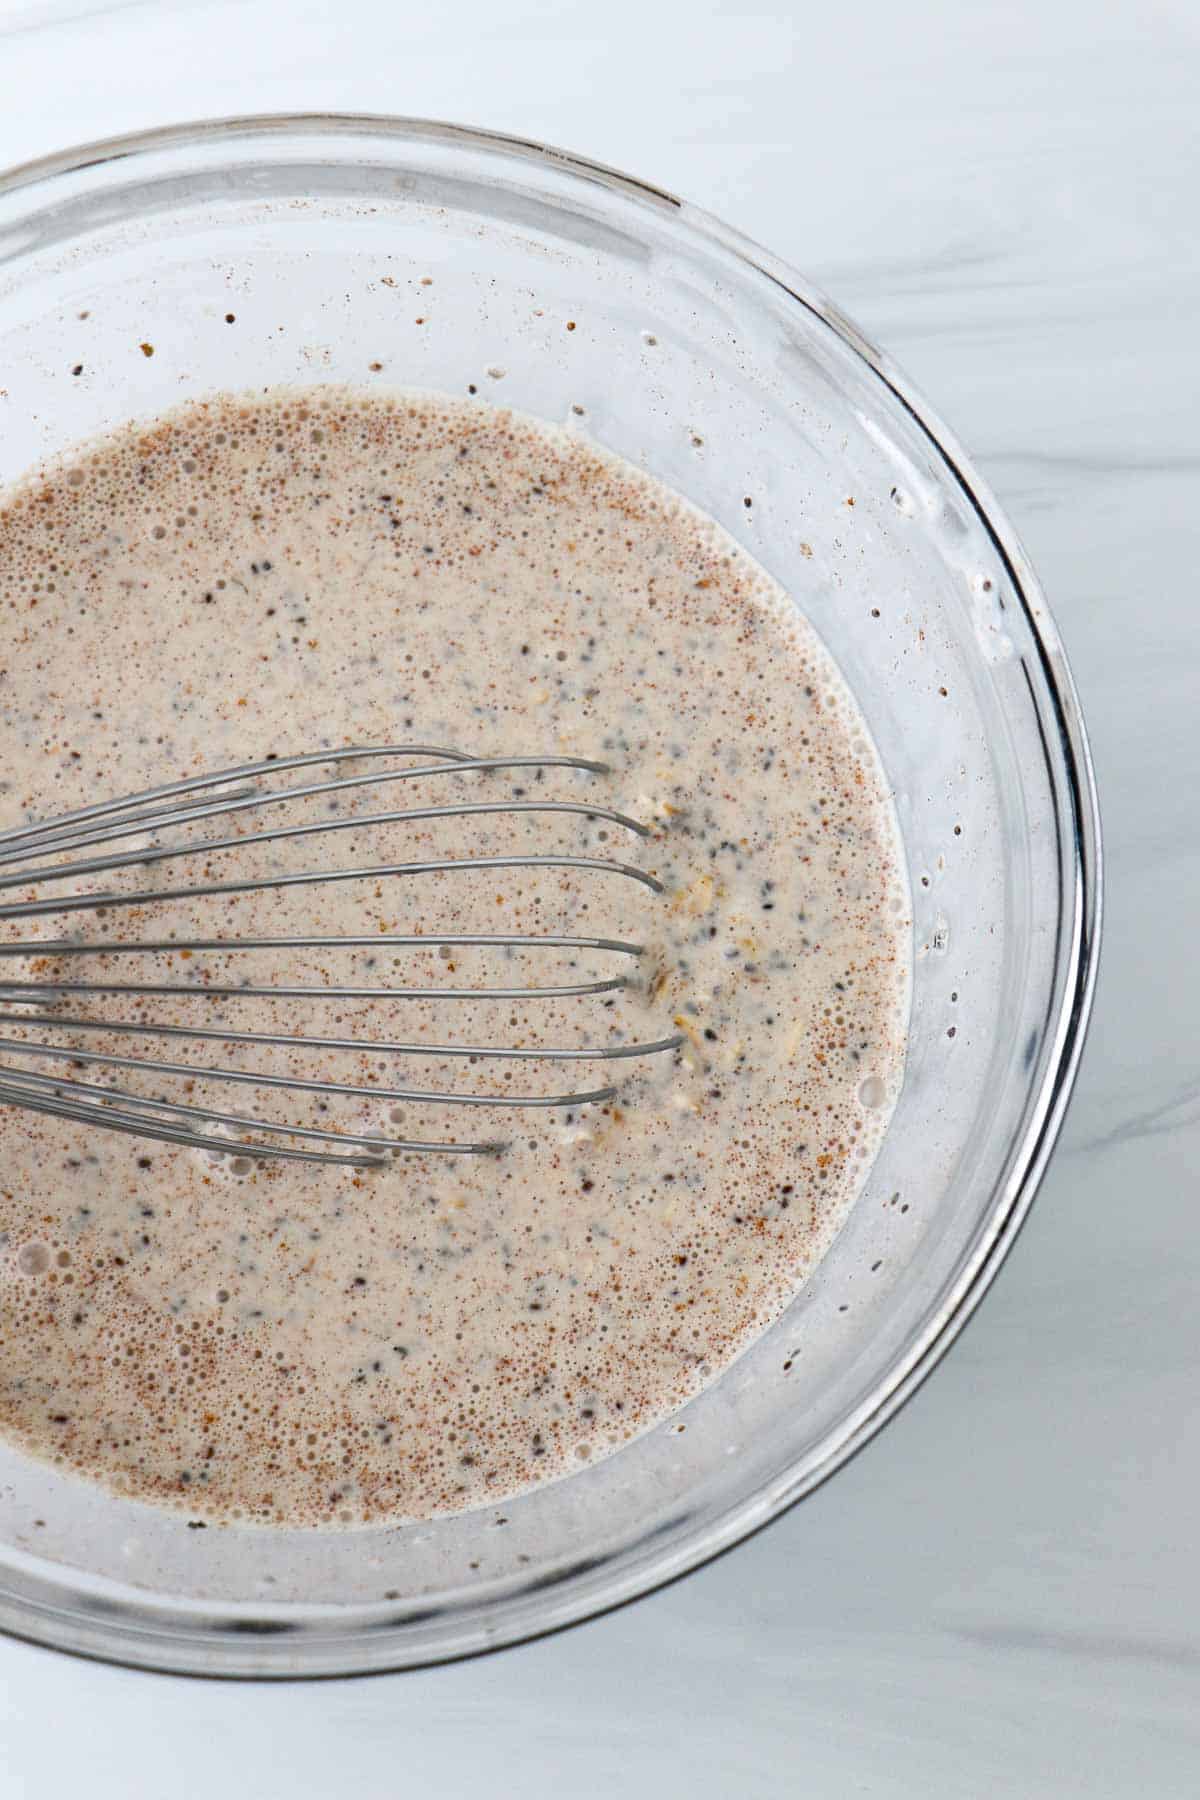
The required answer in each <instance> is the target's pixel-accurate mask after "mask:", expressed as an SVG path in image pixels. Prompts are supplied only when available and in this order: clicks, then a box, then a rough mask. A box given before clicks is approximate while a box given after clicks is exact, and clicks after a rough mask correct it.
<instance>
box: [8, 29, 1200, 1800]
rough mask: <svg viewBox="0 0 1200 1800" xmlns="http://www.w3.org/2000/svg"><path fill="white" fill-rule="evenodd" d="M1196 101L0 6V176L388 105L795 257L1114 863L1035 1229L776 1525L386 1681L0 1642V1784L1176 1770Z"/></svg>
mask: <svg viewBox="0 0 1200 1800" xmlns="http://www.w3.org/2000/svg"><path fill="white" fill-rule="evenodd" d="M1198 92H1200V8H1198V7H1197V5H1196V4H1195V0H1178V3H1177V4H1171V3H1170V0H1158V3H1157V4H1154V3H1152V0H1145V3H1143V4H1139V5H1137V6H1117V5H1113V4H1108V5H1105V4H1104V3H1103V0H1099V3H1097V0H1092V3H1090V4H1083V3H1082V0H1036V3H1033V0H1010V3H1009V4H996V3H994V0H979V3H978V4H975V5H963V4H962V3H961V0H956V3H954V4H950V3H948V0H945V3H943V0H859V3H858V4H857V5H856V6H853V7H849V6H819V5H816V4H813V5H811V6H802V5H800V4H796V5H794V6H791V7H789V6H788V5H786V4H784V3H783V0H757V3H756V4H754V5H738V4H730V3H724V4H721V3H716V4H714V3H712V0H710V3H709V4H704V3H701V4H690V5H685V4H684V3H683V0H659V4H657V5H654V4H646V3H645V0H642V3H640V4H637V3H635V0H605V4H604V5H602V6H595V5H588V6H583V5H576V4H573V3H572V0H557V3H555V0H490V3H489V0H457V3H456V0H443V3H442V5H440V6H438V5H433V4H421V5H418V4H416V0H338V4H336V5H333V4H325V3H324V0H262V3H257V0H250V3H246V4H234V3H232V0H227V3H225V4H213V3H211V0H175V3H174V4H166V3H165V0H110V4H107V5H103V4H95V3H89V0H42V3H40V4H33V5H22V4H6V3H5V0H0V162H5V163H7V162H11V161H16V160H19V159H23V158H24V157H26V156H30V155H34V154H36V153H38V152H40V151H44V150H50V149H52V148H55V147H58V146H59V145H61V144H65V143H71V142H75V141H78V140H80V139H84V138H88V137H91V136H96V135H100V134H102V133H107V132H112V131H117V130H120V129H123V128H128V127H134V126H141V125H150V124H154V123H158V122H160V121H162V120H164V119H168V118H179V117H185V116H198V115H202V114H219V113H228V112H236V111H250V110H258V109H268V110H272V109H287V108H314V107H330V108H347V109H362V110H376V111H388V110H391V111H399V112H415V113H424V114H428V115H434V116H441V117H445V118H456V119H461V120H464V121H467V122H471V123H477V124H484V125H490V126H496V127H500V128H505V129H508V130H512V131H515V132H518V133H521V134H529V135H535V136H540V137H544V138H548V139H550V140H551V141H557V142H560V143H564V144H567V145H569V146H571V147H573V148H575V149H578V150H581V151H585V152H588V153H590V154H592V155H594V156H596V157H599V158H600V159H602V160H604V161H607V162H610V163H614V164H616V165H618V166H624V167H627V168H629V169H632V170H635V171H637V172H638V173H641V174H644V175H646V176H648V177H650V178H653V179H655V180H657V181H658V182H660V183H661V184H663V185H665V186H668V187H671V188H674V189H676V190H677V191H679V192H682V193H684V194H686V195H687V196H689V197H691V198H694V199H697V200H699V201H700V202H702V203H703V204H705V205H707V206H709V207H710V208H712V209H713V210H714V211H716V212H717V213H719V214H723V215H724V216H726V217H728V218H730V219H731V220H733V221H735V222H737V223H738V224H740V225H741V226H743V227H744V228H745V229H746V230H748V231H749V232H751V233H752V234H753V235H755V236H757V237H759V238H761V239H762V240H764V241H765V242H767V243H768V244H770V245H771V246H772V247H773V248H775V249H777V250H778V251H780V252H781V253H782V254H783V255H784V256H786V257H789V258H790V259H791V260H792V261H794V262H795V263H797V264H798V265H799V266H800V267H801V268H802V269H804V270H805V271H806V272H807V273H809V274H810V275H811V276H813V277H815V278H816V279H817V280H818V281H820V282H821V283H822V284H823V285H824V286H825V287H826V288H827V289H828V290H829V291H830V292H831V293H832V294H833V295H834V296H835V297H836V298H837V299H838V300H840V301H841V302H842V303H843V304H844V305H845V307H846V308H847V309H848V310H849V311H850V312H851V313H852V314H854V315H856V316H857V318H858V319H859V320H860V322H861V323H862V324H863V325H864V326H865V327H866V328H867V329H868V330H869V331H870V332H871V333H872V334H873V335H874V336H875V337H876V338H877V339H879V340H880V341H882V342H884V343H885V344H886V345H887V346H888V347H889V348H890V349H891V350H892V351H893V352H894V354H896V355H897V356H898V358H899V359H900V360H901V361H902V363H904V364H905V365H906V366H907V368H908V370H909V372H910V373H911V374H912V375H913V376H914V377H915V378H916V379H917V381H918V382H919V383H920V384H921V385H922V387H923V388H924V390H925V392H926V393H927V394H928V396H929V397H930V398H931V399H932V400H933V402H934V404H935V405H936V407H937V408H938V409H939V410H940V411H941V412H942V413H943V415H944V416H945V417H947V418H948V419H949V421H950V422H951V423H952V424H953V426H954V427H955V429H956V430H957V432H958V433H959V434H960V436H961V437H962V438H963V440H964V441H965V442H966V443H967V445H968V446H969V447H970V448H971V449H972V450H973V451H974V452H975V453H976V455H977V457H978V459H979V461H980V463H981V465H982V467H983V469H984V470H985V472H986V474H987V475H988V477H989V478H990V479H991V481H992V482H993V484H994V486H995V487H996V489H997V490H998V492H999V494H1000V496H1001V498H1002V500H1003V502H1004V503H1005V504H1006V505H1007V507H1008V509H1009V511H1010V513H1011V516H1012V517H1013V519H1014V521H1015V523H1016V525H1017V527H1018V529H1019V530H1020V531H1021V532H1022V534H1023V535H1024V538H1025V541H1026V543H1027V545H1028V547H1029V549H1030V550H1031V552H1032V554H1033V557H1034V561H1035V563H1036V564H1037V566H1038V567H1039V569H1040V571H1041V574H1042V577H1043V579H1044V581H1045V584H1046V588H1047V590H1048V592H1049V595H1050V598H1051V601H1052V604H1053V606H1054V607H1055V609H1056V611H1057V614H1058V616H1059V619H1060V621H1061V623H1062V626H1063V629H1064V632H1065V635H1066V638H1067V643H1068V647H1069V649H1070V651H1071V653H1072V657H1073V660H1074V665H1075V669H1076V673H1077V675H1078V678H1079V682H1080V685H1081V688H1082V691H1083V696H1084V700H1085V704H1086V706H1087V709H1088V715H1089V719H1090V723H1091V728H1092V734H1093V742H1094V748H1095V752H1096V758H1097V763H1098V767H1099V774H1100V778H1101V784H1102V798H1103V803H1104V810H1105V818H1106V825H1107V839H1108V855H1109V871H1110V885H1109V916H1108V932H1107V941H1106V951H1105V967H1104V970H1103V975H1102V981H1101V993H1100V999H1099V1004H1098V1009H1097V1016H1096V1023H1095V1027H1094V1032H1093V1036H1092V1040H1091V1044H1090V1048H1089V1052H1088V1055H1087V1058H1086V1061H1085V1066H1084V1072H1083V1076H1082V1079H1081V1083H1080V1088H1079V1092H1078V1095H1077V1099H1076V1103H1075V1106H1074V1110H1073V1112H1072V1114H1071V1117H1070V1120H1069V1123H1068V1126H1067V1130H1066V1135H1065V1139H1064V1142H1063V1144H1062V1146H1061V1149H1060V1152H1059V1155H1058V1157H1057V1159H1056V1161H1055V1164H1054V1166H1053V1169H1052V1172H1051V1174H1050V1176H1049V1178H1048V1180H1047V1182H1046V1185H1045V1189H1044V1191H1043V1194H1042V1197H1041V1200H1040V1201H1039V1204H1038V1206H1037V1208H1036V1209H1035V1213H1034V1216H1033V1219H1032V1222H1031V1223H1030V1225H1029V1227H1028V1228H1027V1230H1026V1232H1025V1234H1024V1236H1023V1238H1022V1240H1021V1242H1020V1243H1019V1245H1018V1247H1017V1249H1016V1252H1015V1253H1014V1255H1013V1257H1012V1259H1011V1262H1010V1264H1009V1266H1008V1268H1007V1269H1006V1270H1005V1272H1004V1274H1003V1275H1002V1277H1001V1279H1000V1281H999V1283H998V1284H997V1286H996V1288H995V1289H994V1290H993V1292H992V1294H991V1296H990V1297H989V1298H988V1300H987V1301H986V1302H985V1304H984V1307H983V1309H982V1312H981V1313H980V1315H979V1316H978V1318H977V1319H976V1321H975V1323H974V1324H973V1325H972V1327H971V1329H970V1330H969V1331H968V1333H967V1334H966V1337H965V1339H964V1340H963V1341H962V1342H960V1344H959V1345H958V1347H957V1348H956V1349H955V1351H954V1352H953V1354H952V1355H951V1357H950V1358H949V1360H948V1362H947V1363H946V1364H944V1365H943V1367H942V1368H941V1370H940V1371H939V1372H938V1373H937V1374H936V1375H935V1376H934V1378H933V1379H932V1380H931V1381H930V1382H929V1384H928V1385H927V1387H926V1388H925V1389H924V1390H923V1391H922V1393H921V1394H920V1395H919V1396H918V1398H917V1399H916V1401H915V1402H914V1403H913V1404H912V1405H911V1406H910V1407H909V1408H908V1410H907V1411H906V1412H905V1413H904V1415H903V1416H902V1417H901V1418H900V1420H899V1421H897V1422H896V1423H895V1424H894V1425H893V1426H892V1427H891V1428H890V1429H889V1430H888V1431H887V1432H886V1433H885V1434H884V1435H883V1437H882V1438H881V1439H879V1440H877V1441H876V1442H875V1444H874V1445H872V1446H871V1448H870V1449H869V1450H868V1451H867V1452H866V1453H865V1454H864V1455H863V1456H861V1457H860V1458H859V1459H858V1461H857V1462H856V1463H854V1464H853V1465H852V1466H851V1467H850V1468H848V1469H847V1470H845V1471H843V1472H842V1473H841V1474H840V1475H839V1476H838V1477H837V1478H836V1479H835V1480H834V1481H833V1482H832V1483H830V1484H829V1485H828V1486H826V1487H825V1488H824V1489H823V1490H822V1491H821V1492H820V1493H819V1494H818V1495H817V1496H815V1498H813V1499H812V1500H810V1501H808V1502H807V1503H806V1504H804V1505H803V1506H802V1507H801V1508H800V1509H799V1510H797V1511H795V1512H793V1513H792V1514H791V1515H790V1516H789V1517H788V1518H786V1519H784V1520H782V1521H780V1522H779V1523H778V1524H777V1525H775V1526H774V1527H773V1528H772V1529H771V1530H769V1531H767V1532H766V1533H764V1534H763V1535H762V1536H760V1537H759V1538H758V1539H757V1540H756V1541H755V1542H753V1543H752V1544H750V1545H747V1546H745V1547H743V1548H742V1549H740V1550H738V1551H736V1552H735V1553H734V1554H732V1555H731V1556H728V1557H726V1558H725V1559H724V1560H723V1561H722V1562H720V1563H719V1564H718V1565H717V1566H715V1567H712V1568H709V1569H707V1570H705V1571H703V1572H701V1573H700V1574H698V1575H695V1576H693V1577H691V1578H690V1579H689V1580H687V1581H686V1582H684V1583H683V1584H682V1585H680V1586H678V1587H676V1588H674V1589H672V1590H671V1591H669V1592H667V1593H664V1594H661V1595H658V1596H656V1597H654V1598H652V1599H650V1600H647V1601H643V1602H641V1603H640V1604H638V1605H636V1606H634V1607H632V1608H629V1609H627V1610H625V1611H624V1612H621V1613H619V1614H617V1615H615V1616H613V1617H610V1618H608V1619H605V1620H602V1621H600V1622H597V1623H593V1624H590V1625H587V1626H584V1627H582V1628H581V1629H578V1630H576V1631H574V1632H571V1633H569V1634H567V1635H565V1636H562V1637H559V1638H557V1639H555V1640H552V1641H550V1642H546V1643H542V1644H539V1645H534V1646H530V1647H527V1648H525V1649H522V1650H519V1651H511V1652H508V1653H506V1654H504V1655H502V1656H499V1657H494V1658H492V1659H490V1660H485V1661H482V1662H475V1663H471V1664H466V1665H461V1666H458V1667H455V1668H449V1669H443V1670H435V1671H431V1672H428V1673H423V1674H419V1675H416V1676H404V1677H386V1678H382V1679H378V1680H372V1681H367V1682H359V1683H342V1684H328V1685H323V1686H319V1687H307V1688H303V1687H284V1688H274V1689H269V1690H268V1689H263V1688H261V1687H248V1686H215V1685H206V1684H199V1683H190V1682H184V1681H174V1680H164V1679H162V1678H158V1677H151V1676H137V1675H131V1674H128V1673H125V1672H122V1671H119V1670H113V1669H106V1668H101V1667H97V1666H90V1665H86V1664H82V1663H77V1662H70V1661H68V1660H66V1659H64V1658H57V1657H53V1656H50V1655H49V1654H46V1653H43V1652H39V1651H37V1650H33V1649H30V1648H27V1647H25V1646H22V1645H18V1644H13V1643H2V1644H0V1795H2V1796H3V1797H4V1800H7V1797H8V1796H10V1795H12V1796H19V1797H21V1800H25V1797H26V1796H28V1797H29V1800H43V1797H45V1800H57V1797H58V1796H59V1795H62V1794H65V1793H67V1792H75V1793H79V1794H83V1795H88V1796H95V1797H97V1800H109V1797H112V1800H116V1797H117V1796H121V1797H122V1800H142V1796H146V1797H147V1800H148V1797H150V1796H154V1797H155V1800H157V1797H158V1796H160V1795H164V1794H171V1795H174V1796H178V1797H179V1800H193V1797H199V1796H201V1795H204V1796H208V1795H212V1794H227V1795H232V1796H234V1797H235V1800H241V1797H242V1796H246V1797H257V1796H260V1795H262V1796H271V1797H272V1800H274V1797H275V1796H279V1795H283V1794H290V1795H295V1796H297V1797H298V1800H308V1797H310V1796H313V1797H316V1796H325V1795H328V1794H331V1793H334V1792H347V1793H353V1794H355V1795H356V1796H358V1797H360V1800H375V1797H376V1796H379V1797H380V1800H382V1797H383V1796H388V1797H389V1800H390V1797H391V1796H394V1795H396V1794H399V1793H416V1794H420V1795H422V1796H431V1797H434V1800H442V1797H449V1796H453V1797H455V1800H457V1797H458V1796H465V1795H467V1794H468V1793H470V1792H473V1791H475V1790H476V1789H483V1788H490V1789H491V1790H492V1791H493V1792H495V1791H499V1792H500V1793H502V1794H507V1793H515V1792H518V1791H519V1792H521V1793H522V1794H523V1795H527V1796H529V1797H530V1800H540V1797H541V1796H549V1795H555V1796H559V1797H561V1800H572V1797H574V1796H591V1795H595V1794H598V1793H601V1792H607V1791H610V1790H611V1789H612V1788H613V1787H614V1786H616V1785H617V1784H619V1785H620V1787H621V1788H622V1789H623V1791H624V1792H625V1793H627V1794H630V1795H632V1796H639V1795H642V1794H651V1793H653V1794H656V1795H662V1796H670V1797H674V1796H676V1795H679V1796H682V1795H687V1796H688V1797H689V1800H711V1797H713V1796H726V1795H739V1796H741V1795H753V1796H760V1795H762V1796H775V1795H785V1794H786V1795H788V1796H791V1795H805V1796H817V1797H822V1800H823V1797H825V1796H829V1797H831V1800H843V1797H848V1796H851V1795H858V1794H864V1795H871V1796H880V1797H884V1800H893V1797H895V1800H900V1797H907V1796H923V1797H929V1796H938V1797H940V1796H953V1797H955V1800H958V1797H959V1796H1001V1797H1008V1796H1013V1797H1018V1796H1019V1797H1021V1800H1029V1797H1030V1796H1039V1797H1040V1796H1043V1795H1045V1796H1054V1797H1058V1796H1074V1795H1088V1796H1100V1797H1108V1796H1126V1795H1135V1794H1137V1795H1144V1796H1147V1797H1150V1800H1167V1797H1168V1796H1171V1797H1173V1796H1194V1795H1195V1794H1197V1793H1198V1792H1200V1563H1198V1558H1197V1548H1196V1526H1197V1518H1198V1516H1200V1515H1198V1509H1197V1490H1198V1488H1200V1393H1198V1381H1197V1360H1198V1359H1197V1340H1198V1334H1197V1329H1196V1308H1197V1300H1196V1296H1197V1292H1198V1290H1200V1232H1198V1230H1197V1198H1198V1196H1197V1173H1196V1171H1197V1164H1198V1162H1200V1044H1198V1033H1197V1023H1196V1021H1197V1016H1198V1014H1200V958H1198V957H1197V954H1196V939H1195V921H1196V917H1197V909H1198V903H1200V834H1198V833H1197V831H1196V824H1197V803H1196V793H1197V780H1196V777H1197V772H1198V768H1197V765H1198V761H1200V758H1198V756H1197V751H1196V748H1195V739H1196V733H1195V717H1196V710H1197V706H1198V704H1200V604H1198V601H1197V583H1198V581H1200V505H1198V504H1197V498H1196V483H1197V477H1198V476H1200V435H1198V430H1197V421H1198V414H1200V352H1198V350H1197V344H1196V321H1197V318H1198V317H1200V199H1198V196H1200V130H1198V128H1197V117H1198V111H1197V94H1198ZM498 1771H502V1773H498Z"/></svg>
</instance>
